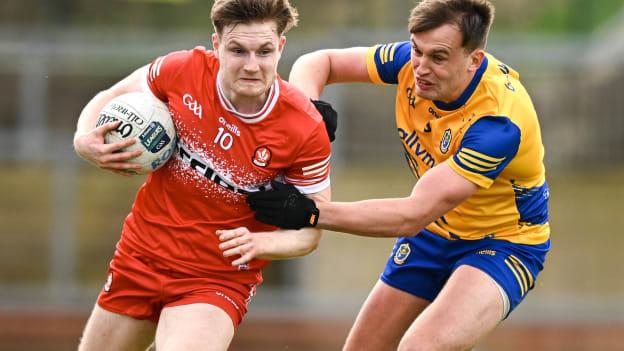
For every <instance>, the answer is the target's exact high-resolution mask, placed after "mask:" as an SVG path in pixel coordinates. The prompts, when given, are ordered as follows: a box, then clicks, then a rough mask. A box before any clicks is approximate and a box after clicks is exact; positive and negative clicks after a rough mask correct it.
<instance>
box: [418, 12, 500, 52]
mask: <svg viewBox="0 0 624 351" xmlns="http://www.w3.org/2000/svg"><path fill="white" fill-rule="evenodd" d="M493 20H494V5H492V4H491V3H490V2H489V1H488V0H423V1H421V2H420V3H418V5H416V7H414V9H412V12H411V14H410V18H409V25H408V27H409V31H410V33H412V34H416V33H421V32H426V31H428V30H431V29H435V28H438V27H440V26H442V25H445V24H452V25H456V26H457V28H458V29H459V31H460V32H461V33H462V37H463V38H462V47H463V48H464V49H466V50H467V51H472V50H474V49H476V48H481V49H483V48H485V44H486V43H487V37H488V33H489V31H490V26H491V25H492V21H493Z"/></svg>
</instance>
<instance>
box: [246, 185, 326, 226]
mask: <svg viewBox="0 0 624 351" xmlns="http://www.w3.org/2000/svg"><path fill="white" fill-rule="evenodd" d="M271 187H272V188H273V189H272V190H268V191H258V192H253V193H250V194H249V195H247V203H248V204H249V206H251V208H252V209H253V210H254V211H256V219H257V220H259V221H260V222H264V223H267V224H272V225H274V226H276V227H280V228H284V229H301V228H303V227H314V226H315V225H316V223H317V222H318V217H319V210H318V208H317V207H316V204H315V203H314V200H311V199H309V198H307V197H306V196H305V195H303V194H302V193H300V192H299V190H297V188H295V187H294V186H293V185H291V184H283V183H279V182H276V181H272V182H271Z"/></svg>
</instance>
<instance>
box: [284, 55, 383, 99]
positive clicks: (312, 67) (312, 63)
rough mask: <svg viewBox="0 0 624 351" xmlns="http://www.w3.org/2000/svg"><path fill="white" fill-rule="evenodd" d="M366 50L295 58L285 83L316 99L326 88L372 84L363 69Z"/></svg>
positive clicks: (365, 69) (366, 71)
mask: <svg viewBox="0 0 624 351" xmlns="http://www.w3.org/2000/svg"><path fill="white" fill-rule="evenodd" d="M367 50H368V49H367V48H365V47H355V48H348V49H329V50H319V51H314V52H311V53H309V54H305V55H303V56H301V57H299V58H298V59H297V61H295V63H294V64H293V67H292V69H291V71H290V76H289V78H288V82H289V83H290V84H292V85H294V86H296V87H297V88H299V89H301V90H302V91H303V93H304V94H306V95H307V96H308V97H309V98H311V99H313V100H318V98H319V97H320V96H321V93H322V92H323V89H324V88H325V86H326V85H328V84H332V83H347V82H363V83H369V82H371V80H370V78H369V76H368V70H367V68H366V52H367Z"/></svg>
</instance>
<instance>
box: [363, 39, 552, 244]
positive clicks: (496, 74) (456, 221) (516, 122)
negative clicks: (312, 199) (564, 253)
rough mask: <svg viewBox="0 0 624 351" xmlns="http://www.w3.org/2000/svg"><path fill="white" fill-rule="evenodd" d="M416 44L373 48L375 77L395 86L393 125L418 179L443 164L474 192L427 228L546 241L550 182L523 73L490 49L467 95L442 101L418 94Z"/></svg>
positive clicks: (452, 235) (370, 62)
mask: <svg viewBox="0 0 624 351" xmlns="http://www.w3.org/2000/svg"><path fill="white" fill-rule="evenodd" d="M410 53H411V43H409V42H400V43H393V44H387V45H377V46H374V47H371V48H370V49H369V51H368V56H367V67H368V72H369V76H370V78H371V80H372V81H373V82H375V83H378V84H395V85H397V95H396V111H395V113H396V123H397V130H398V133H399V138H400V139H401V141H402V143H403V147H404V148H405V156H406V159H407V161H408V163H409V165H410V167H411V169H412V172H413V173H414V175H415V176H416V177H417V178H419V177H420V176H421V175H422V174H423V173H425V172H427V171H428V170H429V169H431V168H432V167H434V166H436V165H438V164H440V163H442V162H446V163H447V164H448V165H449V166H450V167H451V168H452V169H453V170H455V171H456V172H457V173H458V174H460V175H461V176H463V177H465V178H466V179H468V180H470V181H471V182H473V183H475V184H476V185H477V186H478V187H479V188H478V190H477V192H476V193H475V194H474V195H472V196H471V197H470V198H468V199H467V200H466V201H465V202H463V203H462V204H461V205H459V206H457V207H456V208H455V209H453V210H451V211H450V212H448V213H447V214H445V215H444V216H442V217H441V218H439V219H438V220H436V221H435V222H433V223H431V224H430V225H428V226H427V227H426V229H427V230H429V231H431V232H433V233H435V234H438V235H440V236H443V237H446V238H449V239H460V238H461V239H467V240H474V239H482V238H493V239H502V240H507V241H510V242H514V243H521V244H540V243H543V242H545V241H546V240H548V238H549V235H550V228H549V224H548V197H549V192H548V184H547V183H546V179H545V169H544V164H543V158H544V147H543V145H542V139H541V135H540V126H539V122H538V120H537V114H536V112H535V109H534V107H533V104H532V102H531V99H530V97H529V95H528V93H527V92H526V90H525V88H524V87H523V86H522V84H521V83H520V80H519V75H518V73H517V72H515V71H514V70H513V69H511V68H510V67H509V66H507V65H506V64H504V63H502V62H500V61H498V60H497V59H496V58H494V57H493V56H491V55H489V54H486V58H485V59H484V60H483V64H482V65H481V67H480V68H479V69H478V70H477V72H476V74H475V76H474V78H473V79H472V81H471V82H470V84H469V86H468V87H467V88H466V90H465V91H464V92H463V93H462V95H461V96H460V97H459V98H458V99H457V100H456V101H453V102H450V103H444V102H441V101H432V100H427V99H422V98H419V97H418V96H416V94H415V93H414V75H413V70H412V66H411V64H410Z"/></svg>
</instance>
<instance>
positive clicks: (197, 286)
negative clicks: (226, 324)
mask: <svg viewBox="0 0 624 351" xmlns="http://www.w3.org/2000/svg"><path fill="white" fill-rule="evenodd" d="M254 293H255V285H249V284H241V283H236V282H232V281H227V280H224V279H223V278H222V277H196V276H190V275H188V274H181V273H177V272H174V271H172V270H168V269H165V268H163V267H160V266H159V265H158V263H157V262H156V261H153V260H150V259H147V258H145V257H143V256H141V255H140V254H139V253H137V252H125V251H121V250H119V249H117V250H116V251H115V255H114V257H113V260H112V261H111V264H110V268H109V274H108V279H107V281H106V284H105V285H104V288H103V289H102V291H101V292H100V296H99V297H98V300H97V303H98V305H99V306H100V307H102V308H103V309H105V310H107V311H110V312H114V313H119V314H123V315H127V316H130V317H132V318H135V319H148V320H151V321H153V322H156V323H157V322H158V318H159V317H160V312H161V311H162V309H163V308H165V307H172V306H180V305H190V304H194V303H206V304H210V305H213V306H216V307H219V308H221V309H222V310H223V311H225V312H226V313H227V314H228V315H229V316H230V318H231V319H232V323H233V324H234V327H237V326H238V325H239V324H240V322H241V321H242V319H243V317H244V316H245V313H247V303H248V302H249V300H250V299H251V296H253V294H254Z"/></svg>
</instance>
